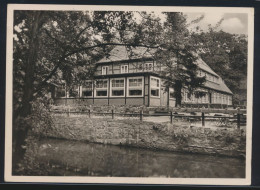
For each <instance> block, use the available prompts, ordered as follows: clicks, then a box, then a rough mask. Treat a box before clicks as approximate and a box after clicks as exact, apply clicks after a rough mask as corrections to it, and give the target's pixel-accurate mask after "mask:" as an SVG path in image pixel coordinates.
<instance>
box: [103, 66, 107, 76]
mask: <svg viewBox="0 0 260 190" xmlns="http://www.w3.org/2000/svg"><path fill="white" fill-rule="evenodd" d="M107 74H108V66H102V75H107Z"/></svg>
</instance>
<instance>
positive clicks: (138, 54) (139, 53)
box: [97, 46, 232, 94]
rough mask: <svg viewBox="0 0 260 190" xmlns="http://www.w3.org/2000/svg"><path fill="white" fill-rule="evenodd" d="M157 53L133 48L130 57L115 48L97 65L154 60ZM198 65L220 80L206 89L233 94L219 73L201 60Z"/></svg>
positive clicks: (206, 85) (118, 47) (198, 60)
mask: <svg viewBox="0 0 260 190" xmlns="http://www.w3.org/2000/svg"><path fill="white" fill-rule="evenodd" d="M155 51H156V49H149V48H146V47H132V53H133V54H132V55H131V56H130V52H129V51H127V49H126V47H125V46H115V48H114V49H112V50H111V52H110V55H109V56H108V57H104V58H102V59H101V60H99V61H98V62H97V63H109V62H120V61H127V60H135V59H144V58H152V57H153V54H154V53H155ZM196 64H197V65H198V67H199V68H200V69H201V70H204V71H206V72H208V73H210V74H212V75H215V76H217V77H219V78H220V82H219V83H214V82H210V81H207V82H206V83H205V84H204V86H205V87H207V88H211V89H214V90H218V91H221V92H226V93H229V94H232V92H231V90H230V89H229V88H228V87H227V85H226V84H225V82H224V81H223V80H222V79H221V77H220V76H219V75H218V74H217V73H215V72H214V71H213V70H212V69H211V68H210V67H209V66H208V65H207V64H206V63H205V62H204V61H203V60H202V59H201V58H198V59H197V61H196Z"/></svg>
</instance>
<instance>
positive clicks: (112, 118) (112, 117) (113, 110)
mask: <svg viewBox="0 0 260 190" xmlns="http://www.w3.org/2000/svg"><path fill="white" fill-rule="evenodd" d="M112 119H114V110H113V109H112Z"/></svg>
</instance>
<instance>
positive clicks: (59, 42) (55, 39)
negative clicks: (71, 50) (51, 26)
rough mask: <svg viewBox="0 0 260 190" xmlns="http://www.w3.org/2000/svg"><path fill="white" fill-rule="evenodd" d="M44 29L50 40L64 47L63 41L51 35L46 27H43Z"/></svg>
mask: <svg viewBox="0 0 260 190" xmlns="http://www.w3.org/2000/svg"><path fill="white" fill-rule="evenodd" d="M44 31H45V33H46V34H47V36H49V37H50V38H51V39H52V40H54V41H56V42H57V44H58V45H59V46H60V47H62V48H64V43H62V42H61V41H60V40H59V39H57V38H55V37H53V36H52V35H51V34H50V32H49V31H48V30H47V29H46V28H45V29H44Z"/></svg>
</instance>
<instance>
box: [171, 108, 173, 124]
mask: <svg viewBox="0 0 260 190" xmlns="http://www.w3.org/2000/svg"><path fill="white" fill-rule="evenodd" d="M172 117H173V116H172V111H171V123H172Z"/></svg>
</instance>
